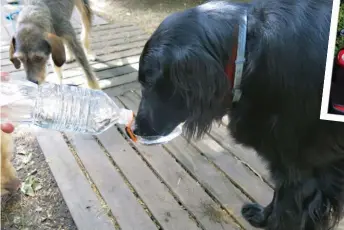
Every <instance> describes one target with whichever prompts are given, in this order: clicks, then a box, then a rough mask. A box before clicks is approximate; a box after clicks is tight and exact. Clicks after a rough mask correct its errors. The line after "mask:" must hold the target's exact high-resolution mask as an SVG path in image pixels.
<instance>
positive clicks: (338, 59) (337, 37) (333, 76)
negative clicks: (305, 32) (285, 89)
mask: <svg viewBox="0 0 344 230" xmlns="http://www.w3.org/2000/svg"><path fill="white" fill-rule="evenodd" d="M320 119H323V120H331V121H338V122H344V1H340V0H334V1H333V8H332V19H331V29H330V38H329V44H328V50H327V61H326V70H325V79H324V88H323V96H322V104H321V113H320Z"/></svg>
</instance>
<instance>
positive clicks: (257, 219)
mask: <svg viewBox="0 0 344 230" xmlns="http://www.w3.org/2000/svg"><path fill="white" fill-rule="evenodd" d="M241 214H242V215H243V217H244V218H245V219H246V221H247V222H249V223H250V224H251V225H252V226H253V227H255V228H264V227H266V219H267V218H266V216H265V213H264V207H263V206H261V205H259V204H254V203H251V204H245V205H244V206H243V207H242V209H241Z"/></svg>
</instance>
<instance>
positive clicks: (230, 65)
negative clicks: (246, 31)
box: [225, 44, 238, 89]
mask: <svg viewBox="0 0 344 230" xmlns="http://www.w3.org/2000/svg"><path fill="white" fill-rule="evenodd" d="M237 49H238V46H237V44H236V45H235V46H234V48H233V50H232V55H231V56H230V57H229V62H228V65H227V66H226V69H225V72H226V75H227V77H228V79H229V81H230V84H231V89H233V87H234V79H235V77H234V74H235V60H236V57H237Z"/></svg>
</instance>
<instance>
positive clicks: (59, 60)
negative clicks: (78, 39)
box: [46, 33, 66, 67]
mask: <svg viewBox="0 0 344 230" xmlns="http://www.w3.org/2000/svg"><path fill="white" fill-rule="evenodd" d="M46 40H47V42H48V43H49V45H50V47H51V56H52V58H53V61H54V63H55V65H56V66H57V67H61V66H62V65H63V64H64V63H65V62H66V52H65V48H64V46H63V42H62V39H61V38H60V37H58V36H56V35H55V34H52V33H47V35H46Z"/></svg>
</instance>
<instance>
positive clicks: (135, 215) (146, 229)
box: [68, 134, 157, 230]
mask: <svg viewBox="0 0 344 230" xmlns="http://www.w3.org/2000/svg"><path fill="white" fill-rule="evenodd" d="M68 137H69V139H70V141H71V144H72V145H73V146H74V147H75V150H76V152H77V155H78V156H79V158H80V159H81V161H82V163H83V165H84V166H85V168H86V170H87V172H88V173H89V175H90V177H91V178H92V180H93V181H94V183H95V185H96V186H97V188H98V190H99V192H100V194H101V195H102V197H103V198H104V200H105V201H106V203H107V205H108V207H109V208H110V209H111V211H112V213H113V215H114V216H115V218H116V220H117V222H118V224H119V226H120V227H121V228H122V229H137V230H153V229H157V227H156V225H155V224H154V223H153V222H152V220H151V219H150V217H149V216H148V215H147V214H146V212H145V211H144V209H143V207H142V206H141V205H140V204H139V203H138V201H137V199H136V197H135V196H134V194H133V193H132V192H131V191H130V189H129V188H128V186H127V185H126V184H125V181H124V180H123V178H122V177H121V175H120V174H119V172H118V171H117V170H116V168H115V167H113V165H112V164H111V162H110V161H109V159H108V158H107V156H106V155H105V153H104V151H103V150H102V149H101V148H100V146H99V145H98V143H97V142H96V140H95V139H94V138H93V137H92V136H88V135H73V134H70V135H68ZM94 227H96V228H98V227H97V226H94Z"/></svg>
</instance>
